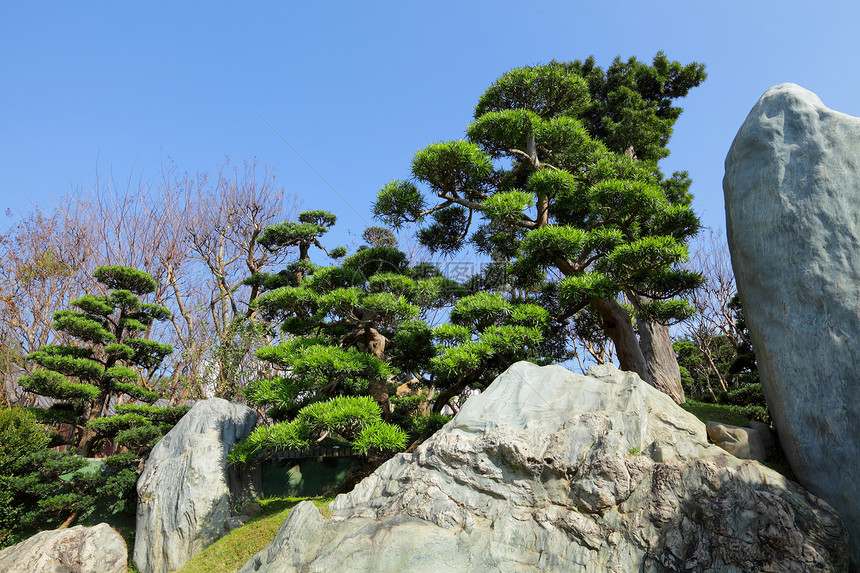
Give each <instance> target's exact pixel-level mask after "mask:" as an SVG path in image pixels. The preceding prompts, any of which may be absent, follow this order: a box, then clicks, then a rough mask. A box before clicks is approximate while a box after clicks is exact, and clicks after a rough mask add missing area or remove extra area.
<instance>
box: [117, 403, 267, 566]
mask: <svg viewBox="0 0 860 573" xmlns="http://www.w3.org/2000/svg"><path fill="white" fill-rule="evenodd" d="M256 420H257V415H256V413H255V412H254V410H252V409H251V408H248V407H247V406H243V405H241V404H234V403H231V402H228V401H227V400H222V399H220V398H213V399H211V400H204V401H202V402H198V403H197V404H195V405H194V407H193V408H191V410H190V411H189V412H188V413H187V414H185V416H183V417H182V419H181V420H180V421H179V423H178V424H176V426H174V427H173V429H171V430H170V432H168V433H167V435H166V436H164V437H163V438H162V439H161V440H160V441H159V442H158V443H157V444H156V445H155V447H154V448H153V449H152V453H150V455H149V459H148V460H147V462H146V467H145V468H144V470H143V473H142V474H141V476H140V479H139V480H138V482H137V493H138V496H139V501H138V505H137V531H136V534H135V540H134V563H135V565H136V566H137V568H138V570H140V572H141V573H167V572H168V571H174V570H176V569H179V568H180V567H182V565H184V564H185V563H186V562H187V561H188V560H189V559H191V558H192V557H194V556H195V555H197V554H198V553H200V552H201V551H203V550H204V549H205V548H206V547H208V546H209V545H211V544H212V543H213V542H214V541H216V540H217V539H218V538H220V537H221V536H223V535H224V534H226V533H227V532H228V531H229V522H230V518H231V516H232V515H233V514H234V513H235V512H234V511H233V507H234V506H235V505H236V504H241V501H242V500H241V499H240V496H241V494H242V490H243V487H244V486H246V485H247V484H242V483H241V482H240V481H239V480H240V479H241V476H238V475H237V474H236V473H235V472H233V471H232V470H230V469H229V468H228V466H227V454H228V453H229V452H230V450H231V449H232V448H233V446H235V445H236V443H237V442H238V441H239V440H241V439H242V438H244V437H245V436H247V435H248V434H250V433H251V430H252V429H253V428H254V424H255V423H256Z"/></svg>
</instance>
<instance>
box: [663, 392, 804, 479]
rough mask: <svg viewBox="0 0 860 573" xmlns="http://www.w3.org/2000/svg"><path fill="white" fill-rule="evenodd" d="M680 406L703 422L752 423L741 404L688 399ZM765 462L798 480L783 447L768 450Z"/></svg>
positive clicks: (789, 477) (736, 424)
mask: <svg viewBox="0 0 860 573" xmlns="http://www.w3.org/2000/svg"><path fill="white" fill-rule="evenodd" d="M680 406H681V407H682V408H683V409H685V410H686V411H688V412H690V413H691V414H693V415H694V416H696V417H697V418H698V419H700V420H701V421H702V422H721V423H723V424H731V425H733V426H747V425H749V423H750V420H749V418H748V417H746V416H744V414H743V410H742V408H741V407H740V406H733V405H729V404H708V403H705V402H697V401H695V400H687V401H686V402H685V403H684V404H680ZM763 464H764V465H765V466H767V467H769V468H770V469H772V470H774V471H775V472H778V473H781V474H782V475H784V476H785V477H787V478H788V479H790V480H792V481H797V478H796V477H795V475H794V472H793V471H791V466H790V465H789V464H788V459H787V458H786V457H785V454H784V453H783V452H782V448H779V447H777V448H776V450H774V451H772V452H768V456H767V460H766V461H765V462H763Z"/></svg>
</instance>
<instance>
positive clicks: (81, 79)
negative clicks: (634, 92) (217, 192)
mask: <svg viewBox="0 0 860 573" xmlns="http://www.w3.org/2000/svg"><path fill="white" fill-rule="evenodd" d="M858 22H860V2H857V1H856V0H844V1H841V2H834V1H818V2H799V1H791V0H781V1H770V0H745V1H731V0H728V1H723V2H699V1H694V0H677V1H667V0H651V1H649V2H644V1H638V0H637V1H626V2H624V1H620V0H616V1H614V2H612V1H608V2H596V1H595V2H574V1H567V2H562V1H554V2H507V1H505V2H487V1H481V2H472V1H469V0H459V1H456V2H450V1H437V2H402V1H401V2H371V1H365V2H349V3H347V2H343V3H335V2H328V3H315V2H302V3H298V2H274V1H273V2H253V1H252V2H242V3H240V2H233V3H222V2H146V3H131V2H67V1H63V2H26V3H25V2H17V3H12V2H5V3H4V4H3V6H2V7H0V109H2V110H3V117H2V120H0V212H2V211H5V210H6V209H10V210H11V213H12V216H13V219H14V217H16V216H19V215H20V214H21V213H24V212H26V211H28V210H30V209H32V208H33V207H34V206H35V205H39V206H41V207H44V208H50V207H51V206H52V204H53V203H54V202H55V201H56V200H57V198H58V197H60V196H61V195H63V194H64V193H67V192H70V190H72V189H74V188H76V187H77V186H79V185H83V184H85V183H86V182H87V181H88V180H91V179H92V177H93V176H94V174H95V171H96V169H97V168H98V170H99V172H100V173H101V174H102V175H103V176H104V175H105V174H107V173H112V174H113V176H114V177H116V178H118V179H127V178H128V177H129V175H130V174H132V173H133V174H134V177H135V178H143V179H144V180H147V179H152V180H155V179H157V177H158V170H159V166H160V164H161V162H162V159H163V158H166V157H167V156H170V157H172V158H173V159H174V160H175V162H176V163H177V165H178V167H179V168H180V169H182V170H188V171H191V172H194V171H200V170H211V169H213V168H215V167H216V166H217V165H218V164H219V163H220V162H221V161H222V160H223V159H224V158H225V157H227V156H229V157H230V158H231V159H232V160H233V161H234V162H236V163H241V162H242V161H244V160H249V159H253V158H255V157H256V158H258V159H259V161H260V162H261V163H263V164H268V165H270V166H272V167H273V168H274V169H275V170H276V172H277V176H278V179H279V180H280V182H281V183H282V184H283V185H285V186H286V188H287V190H288V191H289V192H291V193H296V194H298V195H299V196H300V197H301V198H303V207H304V208H325V209H329V210H331V211H333V212H335V213H336V214H337V215H338V216H339V217H340V224H339V225H338V228H339V229H340V231H339V234H340V236H341V237H344V236H346V235H345V233H346V230H347V229H352V230H354V231H357V232H359V233H360V231H361V229H362V228H363V227H364V226H365V225H366V223H372V219H371V215H370V205H371V202H372V200H373V199H374V197H375V195H376V192H377V191H378V190H379V189H380V188H381V187H382V185H384V184H385V183H386V182H387V181H389V180H391V179H395V178H403V177H406V176H407V175H408V168H409V163H410V159H411V158H412V155H413V154H414V152H415V151H416V150H417V149H419V148H422V147H424V146H426V145H428V144H430V143H433V142H436V141H441V140H448V139H456V138H458V137H462V136H463V134H464V130H465V128H466V126H467V124H468V122H469V121H470V119H471V114H472V110H473V107H474V105H475V103H476V101H477V98H478V97H479V95H480V94H481V93H482V92H483V90H484V89H485V88H486V87H487V86H488V85H489V84H490V83H491V82H492V81H494V80H495V79H496V78H497V77H498V76H499V75H500V74H502V73H503V72H505V71H507V70H509V69H511V68H514V67H517V66H523V65H530V64H537V63H546V62H548V61H550V60H552V59H557V60H574V59H584V58H585V57H587V56H589V55H594V56H595V57H596V59H597V61H598V63H599V64H600V65H603V66H606V65H608V64H609V63H610V62H611V61H612V59H613V58H614V57H615V56H621V57H622V58H623V59H626V58H628V57H630V56H636V57H637V58H639V59H641V60H646V61H650V60H651V58H652V57H653V55H654V54H655V53H656V52H657V51H659V50H663V51H664V52H666V54H667V56H669V57H670V58H671V59H675V60H679V61H681V62H682V63H688V62H691V61H698V62H702V63H704V64H706V66H707V72H708V74H709V78H708V80H707V81H706V82H705V83H704V84H703V85H702V86H700V87H699V88H697V89H696V90H694V91H693V92H692V93H691V95H690V96H689V97H688V98H686V99H685V100H682V102H681V105H682V106H683V107H684V109H685V112H684V114H683V115H682V116H681V119H680V120H679V121H678V123H677V124H676V128H675V135H674V137H673V138H672V141H671V142H670V149H671V151H672V155H671V156H670V157H669V158H668V159H666V160H664V162H663V164H662V165H663V169H664V171H665V172H667V173H670V172H672V171H674V170H680V169H686V170H688V171H689V172H690V174H691V176H692V178H693V181H694V183H693V188H692V189H693V193H694V194H695V197H696V199H695V203H694V205H695V208H696V210H697V212H698V213H699V214H700V215H701V217H702V219H703V221H704V223H705V224H706V225H708V226H711V227H716V228H722V227H724V224H725V222H724V214H723V202H722V201H723V200H722V190H721V180H722V175H723V160H724V158H725V155H726V152H727V150H728V148H729V145H730V144H731V141H732V139H733V137H734V135H735V133H736V131H737V129H738V128H739V127H740V125H741V123H742V122H743V120H744V118H745V117H746V114H747V113H748V112H749V110H750V108H751V107H752V106H753V105H754V104H755V102H756V101H757V99H758V98H759V97H760V96H761V94H762V93H763V92H764V91H765V90H766V89H767V88H769V87H770V86H773V85H775V84H778V83H782V82H794V83H797V84H800V85H802V86H804V87H806V88H807V89H810V90H812V91H814V92H816V93H817V94H818V95H819V97H821V99H822V100H823V101H824V103H825V105H827V106H828V107H831V108H833V109H836V110H839V111H842V112H845V113H849V114H851V115H860V96H858V94H860V73H858V69H860V33H858V31H857V25H858ZM267 122H268V124H270V125H271V126H272V127H273V128H274V129H275V130H277V132H278V133H279V134H280V135H281V136H283V138H284V139H285V140H286V141H288V142H289V144H290V145H292V146H293V147H294V148H295V149H296V150H297V151H298V152H299V153H300V154H301V155H302V156H303V157H304V158H305V159H306V160H307V162H308V163H310V164H311V165H312V166H313V168H314V169H315V170H316V171H317V172H319V173H320V174H321V175H322V176H323V177H324V178H325V179H326V180H327V181H328V183H330V184H331V186H332V187H334V189H336V190H337V192H338V193H339V194H340V195H341V196H343V198H344V199H345V200H342V199H341V198H340V197H339V196H338V195H337V194H336V193H335V192H334V191H332V189H331V188H330V187H329V186H328V185H327V184H326V183H325V182H323V181H322V180H321V179H320V178H319V177H318V176H317V174H315V173H314V171H313V170H311V169H310V168H309V167H308V165H307V164H306V163H305V162H304V161H302V159H300V158H299V157H298V156H297V155H296V153H294V152H293V151H292V150H291V149H290V147H289V146H288V145H286V144H285V143H284V141H282V139H281V138H280V137H279V136H278V135H276V133H275V132H274V131H273V130H272V128H270V127H269V125H267ZM9 222H10V219H9V218H7V217H5V216H3V215H0V229H3V228H6V227H7V226H8V224H9ZM336 238H337V237H336ZM339 242H344V241H343V240H340V241H339Z"/></svg>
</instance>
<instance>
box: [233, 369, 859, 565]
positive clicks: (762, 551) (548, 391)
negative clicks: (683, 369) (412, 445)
mask: <svg viewBox="0 0 860 573" xmlns="http://www.w3.org/2000/svg"><path fill="white" fill-rule="evenodd" d="M330 509H331V510H332V511H333V517H331V518H330V519H324V518H323V517H322V515H321V514H320V512H319V511H318V510H317V509H316V507H315V506H313V505H312V504H310V503H309V502H303V503H301V504H299V505H298V506H297V507H296V508H295V509H294V510H293V511H292V513H291V514H290V516H289V517H288V518H287V520H286V521H285V522H284V524H283V525H282V526H281V529H280V531H279V532H278V535H277V537H276V538H275V540H274V541H273V542H272V543H271V544H270V545H269V546H268V547H267V548H266V549H264V550H263V551H261V552H260V553H258V554H257V555H256V556H254V557H253V558H252V559H251V560H250V561H248V562H247V563H246V564H245V566H244V568H243V569H242V570H241V571H242V572H243V573H250V572H252V571H264V572H268V573H273V572H287V571H347V570H349V571H378V572H379V571H392V572H393V571H433V572H439V571H524V570H528V571H594V572H601V571H612V572H617V573H629V572H630V571H708V570H712V571H736V572H740V571H756V572H758V571H797V572H801V571H839V570H844V569H845V568H846V566H847V543H848V540H847V537H846V534H845V530H844V528H843V526H842V524H841V522H840V520H839V517H838V516H837V515H836V513H835V512H834V511H833V509H832V508H830V507H829V506H828V505H827V504H826V503H824V502H822V501H821V500H819V499H818V498H816V497H814V496H812V495H811V494H809V493H807V492H806V491H804V490H802V489H801V488H800V487H799V486H797V485H796V484H794V483H792V482H788V481H787V480H786V479H785V478H783V477H782V476H781V475H779V474H777V473H775V472H773V471H771V470H769V469H767V468H766V467H764V466H761V465H759V464H758V463H756V462H751V461H741V460H738V459H737V458H735V457H733V456H730V455H729V454H727V453H726V452H724V451H723V450H721V449H719V448H717V447H716V446H713V445H710V444H708V442H707V438H706V435H705V426H704V424H702V423H701V422H699V420H698V419H696V418H695V417H694V416H692V415H691V414H688V413H687V412H685V411H684V410H682V409H681V408H679V407H678V406H677V405H676V404H675V403H674V402H673V401H672V399H671V398H669V396H667V395H665V394H663V393H662V392H660V391H658V390H656V389H654V388H653V387H651V386H649V385H648V384H646V383H645V382H643V381H642V380H641V379H640V378H639V377H638V376H636V375H635V374H631V373H627V372H620V371H618V370H617V369H616V368H615V367H613V366H610V365H605V366H600V367H593V368H592V369H591V370H590V371H589V376H581V375H577V374H573V373H571V372H569V371H568V370H565V369H564V368H561V367H559V366H545V367H539V366H535V365H533V364H530V363H527V362H519V363H517V364H515V365H513V366H512V367H511V368H510V369H508V370H507V371H506V372H505V373H504V374H502V375H501V376H500V377H499V378H497V379H496V380H495V381H494V382H493V384H492V385H491V386H490V387H489V388H488V389H487V390H486V391H485V392H483V393H482V394H480V395H477V396H472V397H471V398H469V400H468V401H467V402H466V404H465V405H464V406H463V408H462V409H461V410H460V412H459V413H458V414H457V416H456V417H455V418H454V419H453V420H452V421H451V422H449V423H448V424H447V425H446V426H445V427H444V428H443V429H442V430H440V431H439V432H437V433H436V434H435V435H434V436H433V437H432V438H431V439H430V440H428V441H427V442H425V443H424V444H422V445H421V446H420V447H419V448H418V449H417V451H416V452H415V453H412V454H399V455H397V456H396V457H394V458H393V459H391V460H389V461H388V462H386V463H385V464H383V465H382V466H380V468H379V469H378V470H377V471H376V472H374V473H373V474H372V475H371V476H369V477H368V478H366V479H365V480H364V481H362V482H361V483H360V484H359V485H358V486H357V487H356V488H355V490H353V491H352V492H351V493H349V494H346V495H340V496H338V497H337V499H335V501H334V502H333V503H332V504H331V506H330Z"/></svg>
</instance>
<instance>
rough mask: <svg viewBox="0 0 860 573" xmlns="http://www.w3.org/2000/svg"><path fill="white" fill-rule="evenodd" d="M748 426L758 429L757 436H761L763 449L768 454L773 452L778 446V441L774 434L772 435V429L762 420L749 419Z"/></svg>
mask: <svg viewBox="0 0 860 573" xmlns="http://www.w3.org/2000/svg"><path fill="white" fill-rule="evenodd" d="M749 424H750V428H752V429H753V430H757V431H758V435H759V438H761V441H762V444H763V445H764V450H765V452H767V453H768V454H770V453H772V452H774V451H775V450H776V449H777V448H778V447H779V443H778V442H777V440H776V436H774V435H773V431H772V430H771V429H770V426H769V425H768V424H765V423H764V422H759V421H757V420H750V423H749Z"/></svg>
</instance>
